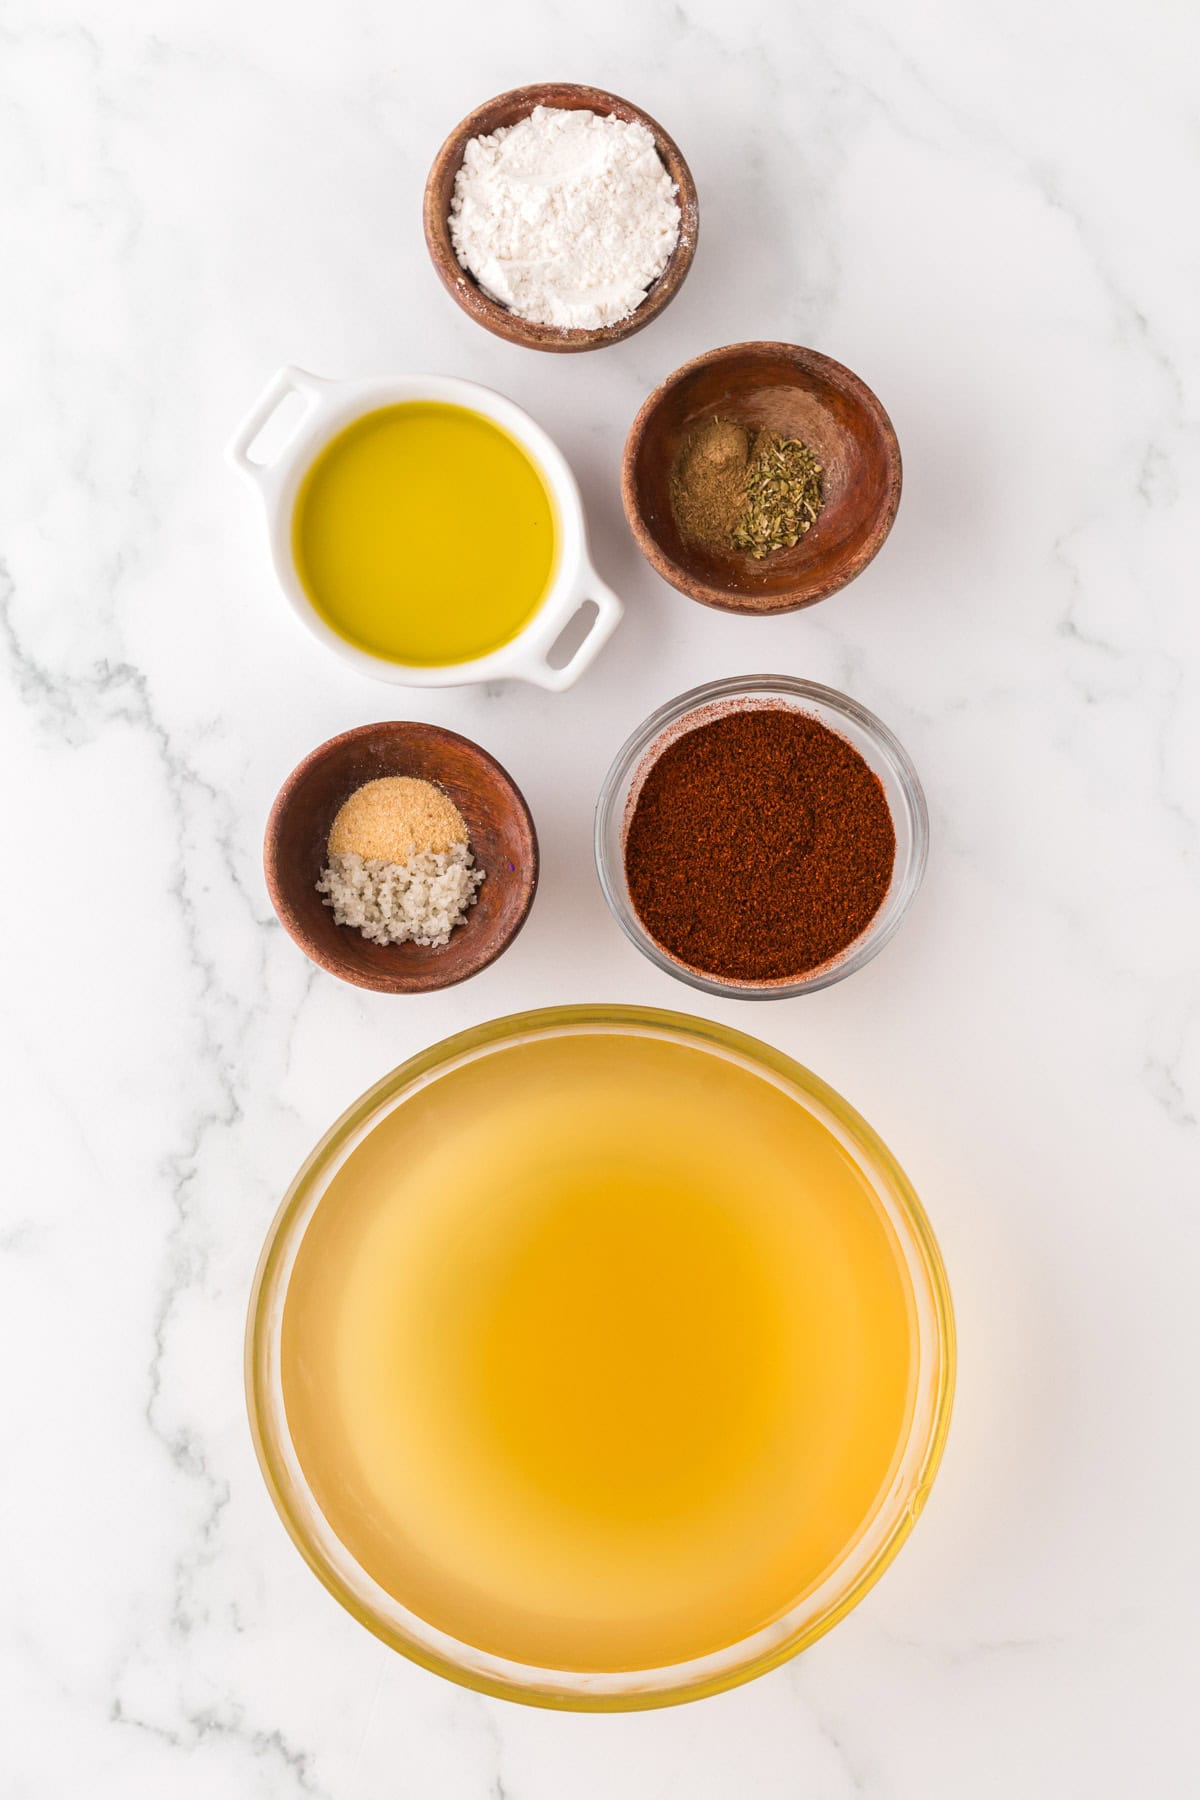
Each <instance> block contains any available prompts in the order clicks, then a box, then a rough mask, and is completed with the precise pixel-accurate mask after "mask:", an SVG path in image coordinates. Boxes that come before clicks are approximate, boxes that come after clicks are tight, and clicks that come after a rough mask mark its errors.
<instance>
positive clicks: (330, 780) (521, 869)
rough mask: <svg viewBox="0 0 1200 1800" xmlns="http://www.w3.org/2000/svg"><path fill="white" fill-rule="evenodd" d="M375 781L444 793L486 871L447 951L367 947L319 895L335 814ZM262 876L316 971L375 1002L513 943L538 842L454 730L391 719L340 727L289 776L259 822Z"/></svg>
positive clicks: (419, 987) (504, 789)
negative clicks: (415, 784)
mask: <svg viewBox="0 0 1200 1800" xmlns="http://www.w3.org/2000/svg"><path fill="white" fill-rule="evenodd" d="M385 775H411V776H416V777H417V778H418V779H420V780H424V781H431V782H434V783H435V784H436V785H437V786H438V787H441V788H443V789H444V790H445V792H446V793H447V794H448V795H449V796H450V798H451V800H453V802H454V804H455V805H456V806H457V808H458V810H459V812H460V813H461V814H462V816H463V820H464V822H465V824H466V826H467V830H468V832H469V834H470V839H471V849H472V851H473V853H474V856H475V862H476V865H477V866H478V867H479V868H481V869H484V870H486V871H487V879H486V880H485V881H484V882H483V883H482V885H481V886H480V888H479V897H478V899H477V900H476V903H475V905H474V906H473V907H472V908H471V910H470V911H469V912H468V914H467V917H466V919H465V921H464V922H463V923H462V924H461V925H456V926H455V928H454V930H453V931H452V932H451V934H450V942H449V943H448V944H442V945H437V946H425V945H421V944H413V943H408V944H373V943H371V942H370V940H369V939H367V938H365V937H363V935H362V933H361V932H359V931H357V930H355V929H353V928H352V927H350V926H347V925H335V924H334V919H333V913H332V912H331V911H330V909H329V908H328V907H327V906H326V905H325V904H324V903H323V901H322V899H321V896H320V894H318V892H317V878H318V877H319V875H320V873H321V870H322V868H323V867H324V866H325V862H326V844H327V840H328V837H329V831H330V827H331V826H332V824H333V821H334V818H335V816H336V814H337V812H338V809H339V807H340V806H341V805H342V803H343V801H345V800H347V799H349V797H350V795H351V794H352V793H353V792H354V790H355V789H356V788H358V787H361V786H362V785H363V783H364V782H366V781H374V780H376V779H377V778H378V777H379V776H385ZM263 871H264V874H265V876H266V882H267V892H268V894H269V895H270V897H271V904H272V906H273V907H274V908H275V911H276V913H277V914H278V915H279V921H280V923H281V924H282V926H283V928H284V930H285V931H286V932H287V933H288V935H289V936H290V937H291V938H292V939H293V941H294V942H295V943H297V944H298V945H299V946H300V948H301V950H303V952H304V954H305V955H306V956H307V957H309V958H310V959H311V960H312V961H313V962H315V963H317V964H319V966H320V967H321V968H322V969H328V971H329V973H330V974H331V975H337V976H339V977H340V978H341V980H343V981H350V982H353V983H354V985H355V986H356V987H363V988H373V989H374V990H375V992H376V993H380V994H428V993H431V992H433V991H434V990H435V989H436V988H445V987H453V986H454V984H455V983H456V982H459V981H466V980H467V978H468V976H471V975H478V973H479V971H480V970H481V969H486V968H487V966H488V964H489V963H493V962H495V960H496V958H497V957H498V956H499V955H500V954H501V953H502V952H503V951H505V950H507V948H508V946H509V945H510V944H511V943H512V941H513V939H514V938H515V937H516V935H517V933H518V932H519V931H520V929H521V927H522V925H524V923H525V920H526V919H527V918H528V916H529V909H530V907H531V906H532V905H533V897H534V894H535V893H536V892H537V882H538V843H537V834H536V832H535V831H534V827H533V820H532V818H531V817H530V813H529V808H528V806H526V804H525V800H524V798H523V796H522V794H521V791H520V789H519V788H518V787H517V785H516V783H515V782H514V781H513V779H512V777H511V776H510V775H509V774H507V773H506V771H505V770H504V769H502V768H501V767H500V764H499V763H498V762H497V761H496V759H495V758H494V757H493V756H489V755H488V753H487V751H486V750H482V749H481V748H480V747H479V745H478V744H473V743H472V742H471V740H470V739H469V738H465V737H460V736H459V734H458V733H457V732H456V731H445V730H443V729H442V728H441V727H440V726H437V725H423V724H419V723H416V722H410V721H404V720H395V721H392V722H390V723H386V724H382V725H361V726H359V727H358V729H357V730H355V731H344V732H343V733H342V734H341V736H340V737H335V738H330V739H329V741H328V743H324V744H321V745H319V746H318V748H317V749H316V750H314V751H312V752H311V754H310V755H308V756H306V757H305V759H304V761H303V762H302V763H300V765H299V766H298V767H297V768H295V769H293V770H292V773H291V774H290V775H289V776H288V778H287V780H286V781H285V782H284V784H283V786H282V787H281V788H280V790H279V793H278V795H277V796H276V799H275V804H274V805H273V806H272V808H271V814H270V817H269V818H268V820H267V829H266V836H265V840H264V843H263Z"/></svg>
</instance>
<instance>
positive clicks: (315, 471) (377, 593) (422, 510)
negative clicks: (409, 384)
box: [292, 401, 557, 666]
mask: <svg viewBox="0 0 1200 1800" xmlns="http://www.w3.org/2000/svg"><path fill="white" fill-rule="evenodd" d="M556 543H557V536H556V530H555V520H554V509H553V506H552V503H551V500H550V495H549V492H548V491H547V488H546V485H545V482H544V481H543V479H542V477H541V475H540V473H539V472H538V470H537V469H536V468H535V466H534V464H533V463H532V462H531V461H530V459H529V457H528V456H527V455H526V454H525V451H524V450H522V449H521V447H520V445H519V444H517V443H516V442H515V441H514V440H513V439H512V438H510V437H509V435H508V433H507V432H505V431H502V430H501V429H500V427H499V426H498V425H493V423H492V422H491V420H490V419H485V418H483V417H482V415H481V414H479V413H475V412H471V411H469V410H468V409H467V408H466V407H463V406H443V405H440V404H435V403H433V402H425V401H413V402H409V403H406V404H405V405H402V406H384V407H381V408H379V410H378V411H376V412H370V413H367V414H365V415H364V417H363V418H361V419H356V420H355V422H354V424H353V425H350V426H348V427H347V428H346V430H345V431H343V432H341V433H340V434H339V436H337V437H335V438H334V439H333V441H332V443H330V444H327V445H326V447H325V449H324V450H323V451H322V452H321V454H320V456H318V457H317V459H316V461H315V462H314V463H313V466H312V468H311V469H310V470H309V471H308V473H307V475H306V476H305V478H304V481H303V484H302V485H301V488H300V492H299V494H298V495H297V497H296V506H295V511H294V512H293V515H292V551H293V555H294V556H295V560H296V568H297V571H298V573H299V576H300V580H301V582H302V583H303V586H304V589H305V592H306V593H307V594H308V596H309V599H310V600H311V601H312V602H313V604H314V606H315V607H316V608H317V611H318V612H319V613H320V614H321V616H322V618H324V619H325V621H326V623H327V624H329V625H331V626H332V627H333V629H334V631H336V632H337V633H338V634H339V636H341V637H344V638H347V639H348V640H349V641H350V642H351V643H352V644H356V645H357V646H358V647H359V648H360V649H363V650H369V651H371V652H372V653H373V654H374V655H376V656H384V657H387V658H389V659H390V660H391V661H393V662H402V663H411V664H417V665H421V666H431V665H436V664H440V663H456V662H469V661H471V660H472V659H473V658H475V657H477V656H486V655H487V654H488V653H489V652H490V651H492V650H498V649H499V648H500V646H501V645H502V644H507V643H508V642H509V641H510V640H511V639H512V638H514V637H515V636H516V635H517V633H518V632H519V631H520V630H521V629H522V627H523V626H524V625H525V624H526V623H527V622H528V620H529V619H530V618H531V617H532V615H533V614H534V613H535V612H536V610H537V608H538V607H539V606H540V604H541V602H542V600H543V599H544V598H545V595H546V593H547V591H548V589H549V587H550V582H551V579H552V577H553V573H554V564H555V553H556Z"/></svg>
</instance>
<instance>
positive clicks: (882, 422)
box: [621, 338, 903, 618]
mask: <svg viewBox="0 0 1200 1800" xmlns="http://www.w3.org/2000/svg"><path fill="white" fill-rule="evenodd" d="M769 357H775V358H783V359H784V360H786V361H788V362H790V363H792V364H793V365H794V366H795V367H796V368H797V369H799V370H802V371H803V372H804V373H805V374H807V375H811V376H818V377H821V378H824V379H826V380H831V381H833V382H835V383H837V384H840V385H841V386H842V387H844V388H846V389H849V390H850V391H851V392H853V393H854V394H855V395H856V396H857V398H858V399H859V401H860V402H861V403H862V406H863V409H864V411H865V413H866V414H867V416H868V417H869V419H870V420H871V423H872V425H873V427H874V429H875V431H876V433H877V436H878V440H879V444H880V447H881V449H882V451H883V456H884V460H885V463H886V465H887V478H888V498H887V504H886V506H885V508H884V510H883V512H882V514H881V516H880V517H879V519H877V521H876V523H875V526H874V528H873V529H872V531H871V532H870V533H869V535H868V536H867V538H866V540H865V541H864V543H863V544H862V545H861V546H860V548H859V549H858V550H857V551H856V552H855V553H854V554H853V555H851V556H849V557H847V559H846V562H845V564H844V565H843V567H842V568H841V569H840V570H839V571H838V572H837V573H836V575H834V576H832V577H831V578H830V579H828V580H826V581H824V582H819V583H814V584H812V585H806V584H805V583H804V582H803V581H802V580H798V581H797V584H796V588H795V589H794V590H792V593H791V594H788V595H780V596H768V595H764V596H761V597H756V596H753V595H740V594H738V593H737V592H736V590H733V589H730V588H728V587H719V586H717V584H716V583H715V582H711V581H708V580H706V579H705V578H704V577H703V576H700V575H697V574H695V573H693V571H692V570H691V569H690V568H688V567H687V566H686V565H685V564H683V563H680V562H678V561H677V560H676V559H675V558H674V557H672V556H668V555H667V553H666V551H665V550H664V549H663V548H662V546H661V544H660V543H659V541H658V539H657V537H656V536H655V535H654V533H653V532H652V531H651V530H650V528H649V526H648V525H647V523H646V521H645V518H644V516H643V514H642V507H641V500H640V497H639V494H638V486H637V480H636V469H637V460H638V457H639V455H640V453H641V449H642V445H643V443H644V442H645V438H646V434H647V432H648V430H649V427H650V424H651V421H652V420H653V418H654V416H655V414H656V413H657V412H658V410H659V408H660V407H661V406H663V405H664V404H665V403H666V401H667V400H668V398H669V397H670V396H671V395H672V394H673V393H675V392H676V391H677V390H678V389H679V388H680V387H681V386H682V385H683V384H684V383H685V382H686V381H689V380H690V379H691V378H692V377H693V376H694V375H695V374H696V373H697V372H698V371H699V370H701V369H706V368H711V367H713V365H714V364H718V363H721V362H724V361H727V360H733V359H751V360H752V359H755V358H760V359H762V360H764V361H765V360H766V359H767V358H769ZM902 481H903V466H902V463H901V459H900V445H899V442H898V440H897V437H896V431H895V427H894V426H893V424H892V421H891V419H890V418H889V417H888V414H887V412H886V410H885V409H884V406H883V403H882V401H881V400H880V399H879V397H878V395H876V394H875V393H874V392H873V390H872V389H871V388H869V387H868V386H867V384H866V382H865V381H864V380H863V379H862V377H861V376H860V375H856V374H855V373H854V370H853V369H850V368H848V367H847V366H846V364H845V363H840V362H838V361H836V359H835V358H834V357H832V356H826V355H825V353H824V352H823V351H821V350H810V349H807V348H805V346H804V345H802V344H789V343H785V342H782V341H779V340H775V339H766V338H762V339H749V340H748V341H747V342H745V343H740V344H722V345H720V346H718V348H716V349H715V350H706V351H704V352H703V354H702V355H700V356H694V357H692V358H691V360H690V361H688V362H685V363H682V364H681V365H680V367H679V368H677V369H675V370H673V371H672V372H671V374H670V375H668V376H667V377H666V378H665V380H663V381H660V382H659V384H658V386H657V387H656V388H655V389H654V390H653V392H652V393H650V394H647V396H646V398H645V400H643V402H642V404H641V406H640V407H639V409H638V412H637V416H636V417H635V419H634V421H633V424H632V425H631V426H630V428H629V435H628V437H627V438H626V440H625V450H624V454H623V456H622V459H621V500H622V503H623V505H624V508H625V517H626V519H627V520H628V521H629V528H630V530H631V531H632V533H633V536H634V539H635V541H636V543H637V546H638V549H639V550H640V551H641V553H642V555H643V556H644V557H645V558H646V561H647V562H648V563H649V564H650V566H651V567H652V568H653V569H654V570H655V572H656V573H657V574H658V575H661V576H662V578H663V580H664V581H666V582H669V583H670V585H671V586H672V587H673V588H676V589H677V590H678V591H679V592H680V593H681V594H686V595H687V597H688V598H689V599H690V600H697V601H699V602H700V603H701V604H702V605H705V606H711V607H715V608H717V609H718V610H719V611H722V612H733V613H739V614H741V615H742V616H743V617H753V618H773V617H774V616H775V615H776V614H779V613H786V612H795V611H798V610H799V609H800V608H801V607H805V606H813V605H815V604H816V603H817V601H819V600H825V599H828V597H829V595H830V594H835V593H838V592H839V591H840V590H841V589H842V588H844V587H846V586H847V585H848V584H849V583H850V582H851V581H853V580H854V579H855V577H856V576H858V575H861V574H862V571H863V570H864V569H865V568H866V567H867V565H868V563H870V562H871V561H872V560H873V559H874V557H875V556H876V555H877V554H878V552H879V550H880V549H881V548H882V546H883V543H884V541H885V539H886V538H887V535H888V533H889V532H890V531H891V529H892V525H893V524H894V522H895V518H896V513H897V511H898V509H899V506H900V491H901V486H902ZM793 595H794V596H795V597H793Z"/></svg>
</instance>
